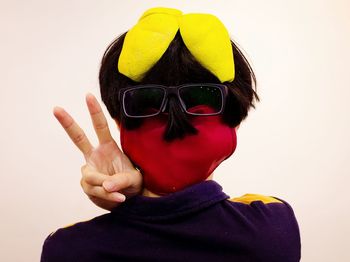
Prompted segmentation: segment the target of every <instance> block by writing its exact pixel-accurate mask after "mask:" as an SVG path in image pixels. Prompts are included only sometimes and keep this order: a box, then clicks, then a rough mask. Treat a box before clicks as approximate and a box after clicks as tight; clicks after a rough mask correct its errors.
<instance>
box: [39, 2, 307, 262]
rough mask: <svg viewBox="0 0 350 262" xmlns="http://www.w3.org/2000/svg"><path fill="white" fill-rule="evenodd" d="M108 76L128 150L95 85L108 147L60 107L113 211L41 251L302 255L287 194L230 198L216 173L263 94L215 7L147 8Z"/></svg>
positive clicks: (113, 255) (115, 53) (117, 255)
mask: <svg viewBox="0 0 350 262" xmlns="http://www.w3.org/2000/svg"><path fill="white" fill-rule="evenodd" d="M99 80H100V88H101V96H102V100H103V102H104V104H105V105H106V107H107V109H108V112H109V114H110V115H111V117H112V118H113V119H114V120H115V121H116V123H117V125H118V127H119V129H120V139H121V146H122V150H120V149H119V148H118V146H117V144H116V143H115V141H114V140H113V138H112V136H111V134H110V131H109V129H108V125H107V121H106V119H105V117H104V115H103V113H102V111H101V107H100V105H99V104H98V102H97V101H96V99H95V98H94V97H93V96H92V95H87V97H86V100H87V105H88V108H89V111H90V114H91V118H92V121H93V125H94V128H95V130H96V133H97V135H98V138H99V142H100V145H99V146H98V147H96V148H94V147H93V146H92V145H91V144H90V142H89V141H88V139H87V138H86V136H85V134H84V132H83V131H82V130H81V129H80V128H79V126H78V125H77V124H76V123H75V121H74V120H73V119H72V118H71V117H70V116H69V114H68V113H66V112H65V111H64V110H63V109H62V108H58V107H57V108H55V110H54V114H55V116H56V118H57V119H58V120H59V122H60V123H61V124H62V126H63V127H64V128H65V130H66V131H67V133H68V134H69V136H70V137H71V138H72V140H73V142H74V143H75V144H76V145H77V147H78V148H79V149H80V150H81V151H82V152H83V154H84V156H85V159H86V162H87V163H86V165H84V166H83V167H82V174H83V177H82V180H81V185H82V187H83V189H84V191H85V193H86V194H87V195H88V196H89V197H90V199H91V200H92V201H93V202H94V203H95V204H96V205H98V206H100V207H102V208H104V209H107V210H110V211H111V212H110V213H108V214H105V215H102V216H99V217H96V218H93V219H92V220H89V221H85V222H79V223H76V224H74V225H71V226H68V227H65V228H61V229H59V230H57V231H55V232H53V233H51V234H50V235H49V236H48V237H47V239H46V240H45V243H44V246H43V252H42V259H41V260H42V261H45V262H46V261H49V262H51V261H269V262H272V261H299V260H300V234H299V228H298V224H297V221H296V218H295V216H294V213H293V210H292V208H291V206H290V205H289V204H288V203H287V202H286V201H284V200H282V199H279V198H277V197H271V196H262V195H255V194H246V195H244V196H242V197H238V198H232V199H230V197H229V196H228V195H226V194H225V193H224V192H223V191H222V187H221V186H220V185H219V184H218V183H217V182H215V181H214V180H212V178H213V171H214V170H215V168H216V167H217V166H218V165H219V164H220V163H221V162H222V161H224V160H225V159H227V158H228V157H230V156H231V155H232V154H233V153H234V151H235V148H236V144H237V137H236V131H237V128H238V127H239V124H240V123H241V121H242V120H243V119H245V118H246V116H247V115H248V111H249V109H250V108H251V107H254V100H257V101H258V100H259V98H258V95H257V93H256V80H255V75H254V73H253V71H252V69H251V67H250V65H249V63H248V62H247V60H246V59H245V57H244V55H243V54H242V53H241V51H240V50H239V49H238V47H237V46H236V44H235V43H234V42H233V41H232V40H230V38H229V35H228V32H227V30H226V28H225V27H224V26H223V25H222V23H221V22H220V21H219V20H218V19H217V18H216V17H215V16H213V15H209V14H185V15H184V14H182V12H181V11H179V10H176V9H170V8H152V9H149V10H147V11H146V12H145V13H144V14H143V15H142V16H141V18H140V19H139V21H138V23H137V24H136V25H135V26H134V27H133V28H131V29H130V30H129V31H128V32H126V33H124V34H122V35H121V36H119V37H118V38H117V39H116V40H115V41H114V42H113V43H112V44H111V45H110V46H109V47H108V48H107V50H106V52H105V54H104V56H103V59H102V64H101V68H100V75H99ZM121 202H123V203H121ZM120 203H121V204H120Z"/></svg>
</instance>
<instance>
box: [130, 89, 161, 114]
mask: <svg viewBox="0 0 350 262" xmlns="http://www.w3.org/2000/svg"><path fill="white" fill-rule="evenodd" d="M164 96H165V92H164V90H163V89H162V88H157V87H154V88H149V87H148V88H138V89H135V90H133V89H131V90H128V91H126V92H125V94H124V109H125V112H126V113H127V115H129V116H134V117H144V116H152V115H156V114H157V113H159V111H160V108H161V105H162V102H163V99H164Z"/></svg>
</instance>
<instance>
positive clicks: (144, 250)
mask: <svg viewBox="0 0 350 262" xmlns="http://www.w3.org/2000/svg"><path fill="white" fill-rule="evenodd" d="M300 250H301V243H300V234H299V227H298V223H297V221H296V218H295V216H294V212H293V210H292V208H291V206H290V205H289V204H288V203H287V202H286V201H284V200H282V199H279V198H277V197H266V196H262V195H255V194H246V195H244V196H242V197H238V198H233V199H230V197H229V196H228V195H226V194H225V193H224V192H223V191H222V187H221V186H220V185H219V184H218V183H217V182H215V181H213V180H210V181H203V182H201V183H198V184H195V185H193V186H190V187H187V188H185V189H184V190H182V191H179V192H176V193H172V194H170V195H167V196H163V197H159V198H152V197H146V196H142V195H137V196H134V197H132V198H130V199H128V200H127V201H126V202H124V203H123V204H121V205H120V206H118V207H116V208H115V209H113V210H112V212H110V213H107V214H104V215H101V216H98V217H95V218H93V219H91V220H89V221H85V222H79V223H76V224H74V225H72V226H68V227H65V228H61V229H58V230H57V231H56V232H53V233H51V234H50V235H49V236H48V237H47V238H46V240H45V243H44V245H43V250H42V254H41V262H71V261H72V262H73V261H74V262H78V261H79V262H80V261H81V262H88V261H89V262H90V261H91V262H92V261H94V262H96V261H103V262H104V261H106V262H107V261H111V262H112V261H114V262H115V261H132V262H138V261H152V262H157V261H162V262H163V261H167V262H171V261H182V262H183V261H191V262H197V261H219V262H225V261H230V262H234V261H235V262H243V261H266V262H275V261H276V262H277V261H279V262H296V261H299V260H300Z"/></svg>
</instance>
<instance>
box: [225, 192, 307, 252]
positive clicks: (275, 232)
mask: <svg viewBox="0 0 350 262" xmlns="http://www.w3.org/2000/svg"><path fill="white" fill-rule="evenodd" d="M228 203H229V205H230V206H231V207H232V209H233V210H234V211H235V212H236V213H238V214H239V215H240V216H241V217H242V219H243V220H244V221H245V222H249V224H251V225H254V226H252V228H253V230H256V232H259V233H256V236H257V239H260V240H264V241H269V242H274V243H276V247H277V246H279V247H280V249H281V250H285V251H286V250H289V253H290V254H294V255H296V256H300V250H301V240H300V231H299V225H298V222H297V219H296V216H295V213H294V210H293V208H292V207H291V205H290V204H289V203H288V202H287V201H286V200H283V199H281V198H278V197H275V196H266V195H261V194H245V195H243V196H240V197H235V198H230V199H228ZM271 252H272V251H271Z"/></svg>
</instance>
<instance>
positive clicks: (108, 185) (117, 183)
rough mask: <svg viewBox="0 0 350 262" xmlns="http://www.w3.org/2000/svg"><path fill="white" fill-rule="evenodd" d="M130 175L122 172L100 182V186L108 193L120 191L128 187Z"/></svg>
mask: <svg viewBox="0 0 350 262" xmlns="http://www.w3.org/2000/svg"><path fill="white" fill-rule="evenodd" d="M130 175H131V174H129V173H125V172H122V173H118V174H115V175H113V176H109V177H108V178H107V179H105V180H104V181H103V182H102V186H103V188H104V189H105V190H106V191H108V192H115V191H120V190H122V189H125V188H127V187H129V186H130V184H131V179H130Z"/></svg>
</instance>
